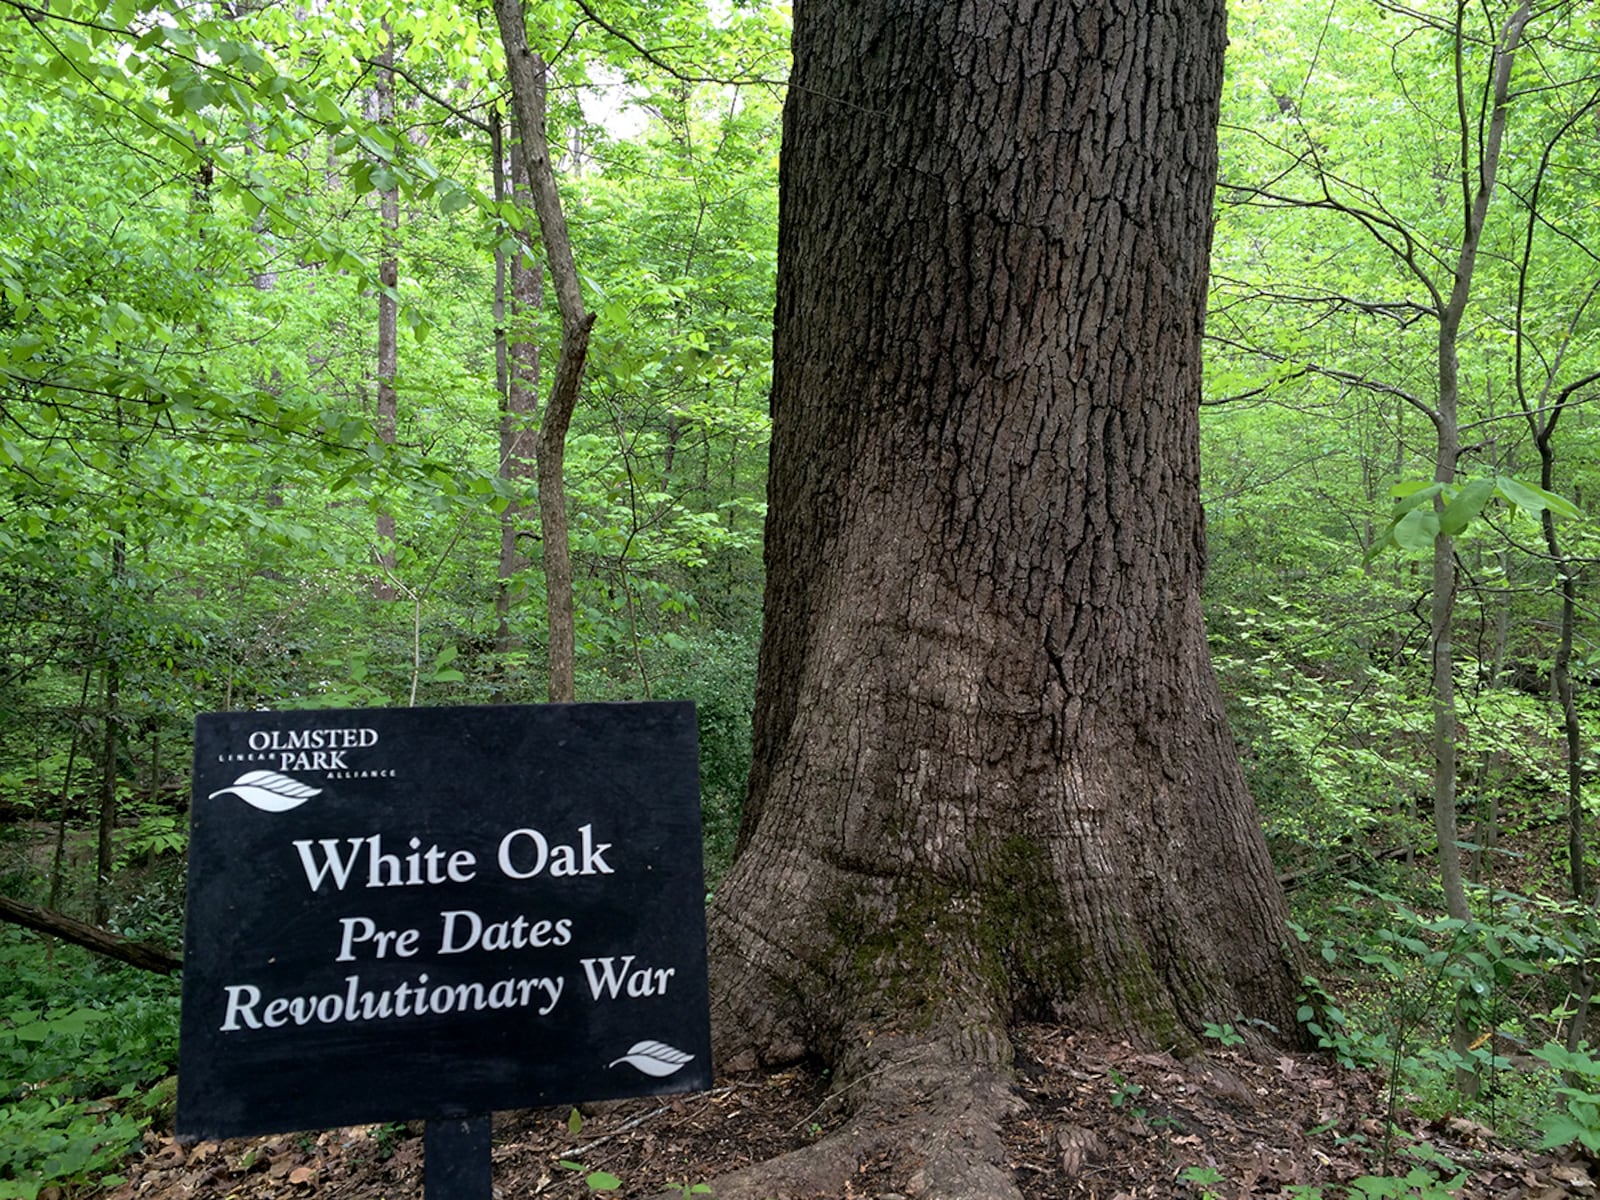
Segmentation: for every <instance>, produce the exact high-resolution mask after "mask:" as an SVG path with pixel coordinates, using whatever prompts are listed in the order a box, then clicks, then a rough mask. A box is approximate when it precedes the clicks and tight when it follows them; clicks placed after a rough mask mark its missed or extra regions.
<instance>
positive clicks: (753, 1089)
mask: <svg viewBox="0 0 1600 1200" xmlns="http://www.w3.org/2000/svg"><path fill="white" fill-rule="evenodd" d="M1016 1050H1017V1065H1018V1078H1019V1083H1018V1090H1019V1094H1020V1096H1021V1097H1022V1099H1023V1100H1024V1101H1025V1102H1026V1106H1027V1107H1026V1110H1025V1111H1024V1112H1023V1113H1022V1114H1021V1115H1020V1116H1018V1117H1016V1118H1014V1119H1013V1120H1012V1121H1011V1122H1010V1123H1009V1124H1008V1126H1007V1127H1006V1130H1005V1135H1006V1142H1007V1146H1008V1149H1009V1152H1010V1156H1011V1163H1010V1165H1011V1168H1012V1170H1013V1171H1014V1172H1015V1178H1016V1181H1017V1185H1018V1187H1019V1188H1020V1190H1021V1191H1022V1193H1023V1195H1024V1196H1026V1197H1028V1198H1029V1200H1136V1198H1144V1197H1179V1198H1181V1197H1194V1198H1195V1200H1244V1198H1246V1197H1284V1198H1289V1197H1294V1196H1296V1195H1297V1194H1298V1195H1304V1193H1301V1192H1297V1190H1294V1189H1296V1186H1297V1185H1299V1186H1302V1187H1303V1186H1307V1185H1321V1186H1323V1187H1325V1188H1326V1193H1327V1197H1328V1200H1334V1198H1335V1197H1343V1196H1344V1195H1345V1194H1346V1192H1345V1189H1344V1188H1343V1187H1340V1186H1338V1185H1340V1184H1342V1183H1344V1182H1346V1181H1348V1180H1350V1179H1353V1178H1355V1177H1357V1176H1360V1175H1367V1174H1378V1173H1382V1172H1383V1170H1384V1164H1385V1155H1386V1152H1387V1157H1388V1164H1389V1166H1388V1173H1389V1174H1392V1175H1397V1176H1403V1175H1405V1174H1406V1173H1407V1172H1408V1171H1410V1170H1412V1169H1414V1168H1416V1167H1417V1165H1418V1160H1417V1158H1416V1157H1415V1155H1414V1154H1408V1153H1407V1152H1406V1150H1405V1148H1406V1147H1408V1146H1410V1147H1415V1146H1417V1145H1419V1144H1425V1145H1427V1146H1430V1147H1431V1148H1432V1151H1434V1152H1437V1153H1438V1154H1442V1155H1443V1156H1444V1157H1445V1158H1447V1159H1448V1160H1449V1161H1450V1162H1451V1163H1453V1164H1454V1166H1455V1168H1456V1170H1457V1171H1458V1172H1461V1173H1464V1174H1465V1175H1466V1183H1465V1185H1464V1187H1463V1189H1462V1190H1461V1192H1460V1193H1459V1194H1460V1195H1461V1196H1463V1197H1464V1198H1465V1200H1484V1198H1490V1197H1493V1198H1500V1197H1517V1198H1527V1200H1555V1198H1557V1197H1564V1196H1582V1197H1594V1196H1597V1195H1600V1193H1597V1190H1596V1184H1595V1180H1596V1179H1597V1178H1600V1167H1596V1166H1594V1165H1593V1164H1590V1163H1588V1162H1586V1161H1583V1160H1580V1159H1575V1158H1571V1157H1567V1156H1552V1155H1529V1154H1527V1153H1526V1152H1523V1151H1519V1150H1518V1149H1517V1148H1515V1147H1514V1146H1512V1145H1511V1144H1509V1143H1506V1142H1502V1141H1500V1140H1498V1139H1496V1137H1495V1136H1494V1135H1493V1133H1492V1132H1491V1131H1490V1130H1488V1129H1486V1128H1485V1127H1483V1126H1481V1125H1478V1124H1476V1123H1474V1122H1471V1121H1466V1120H1460V1119H1456V1120H1450V1121H1444V1122H1435V1123H1422V1122H1419V1121H1417V1120H1416V1119H1414V1118H1410V1117H1408V1116H1406V1115H1405V1114H1400V1115H1399V1117H1398V1118H1397V1120H1396V1122H1395V1124H1394V1126H1393V1128H1392V1131H1391V1132H1390V1133H1389V1134H1387V1135H1386V1124H1385V1121H1384V1119H1383V1117H1384V1113H1385V1110H1386V1103H1387V1097H1386V1096H1385V1094H1384V1092H1383V1091H1382V1089H1381V1087H1380V1085H1379V1081H1378V1080H1377V1079H1376V1078H1375V1077H1373V1076H1372V1075H1370V1074H1367V1073H1364V1072H1352V1071H1344V1070H1340V1069H1339V1068H1337V1067H1336V1066H1334V1065H1333V1064H1331V1063H1330V1062H1328V1061H1327V1060H1325V1059H1323V1058H1320V1057H1314V1056H1305V1055H1284V1056H1281V1057H1278V1058H1275V1059H1273V1060H1270V1061H1265V1062H1258V1061H1253V1060H1251V1059H1249V1058H1247V1057H1245V1056H1243V1055H1242V1054H1239V1053H1237V1052H1235V1051H1231V1050H1224V1049H1214V1050H1213V1051H1211V1052H1210V1053H1209V1054H1208V1055H1206V1056H1205V1057H1203V1058H1200V1059H1195V1060H1191V1061H1187V1062H1179V1061H1177V1060H1175V1059H1174V1058H1172V1057H1171V1056H1170V1055H1166V1054H1147V1053H1140V1052H1137V1051H1135V1050H1134V1049H1132V1048H1131V1047H1129V1046H1127V1045H1124V1044H1119V1043H1112V1042H1105V1041H1100V1040H1095V1039H1091V1038H1087V1037H1082V1036H1075V1035H1072V1034H1069V1033H1067V1032H1065V1031H1063V1030H1061V1029H1059V1028H1055V1027H1047V1026H1034V1027H1029V1028H1025V1029H1022V1030H1019V1031H1018V1033H1017V1035H1016ZM586 1107H587V1106H586ZM839 1119H840V1115H839V1113H838V1106H837V1105H836V1104H835V1103H833V1102H832V1101H830V1100H829V1089H828V1080H827V1079H826V1077H825V1076H824V1075H823V1074H821V1073H819V1072H816V1071H809V1070H790V1071H784V1072H780V1073H777V1074H760V1073H753V1074H749V1075H743V1076H736V1077H730V1078H725V1079H720V1080H718V1083H717V1086H716V1087H715V1088H714V1089H713V1090H712V1091H710V1092H706V1093H702V1094H697V1095H690V1096H681V1097H671V1098H666V1099H660V1098H657V1099H650V1100H637V1101H626V1102H620V1103H612V1104H607V1105H601V1106H595V1107H594V1108H592V1109H589V1110H588V1111H586V1113H585V1115H583V1116H582V1119H581V1123H580V1122H574V1121H573V1120H572V1110H571V1109H570V1108H560V1109H539V1110H529V1111H521V1112H509V1113H499V1114H496V1116H495V1122H494V1149H493V1158H494V1194H495V1198H496V1200H522V1198H524V1197H534V1196H539V1197H553V1198H557V1197H558V1198H576V1197H585V1196H590V1195H592V1194H594V1193H593V1192H592V1191H591V1187H590V1182H589V1181H590V1176H591V1174H592V1173H594V1172H605V1173H607V1174H608V1175H609V1176H611V1177H614V1180H617V1181H620V1184H619V1185H616V1186H615V1187H614V1190H613V1191H612V1193H611V1194H614V1195H618V1196H624V1197H638V1196H653V1195H657V1194H658V1193H660V1192H661V1191H662V1190H663V1189H668V1188H671V1189H674V1193H675V1194H683V1191H684V1189H685V1188H687V1187H692V1186H693V1185H695V1184H699V1183H703V1182H704V1181H706V1180H708V1179H712V1178H714V1177H715V1176H716V1175H717V1174H719V1173H721V1172H725V1171H729V1170H732V1169H734V1168H737V1167H742V1166H746V1165H748V1164H750V1163H752V1162H755V1161H758V1160H761V1159H764V1158H768V1157H771V1156H774V1155H777V1154H781V1153H783V1152H784V1151H786V1150H791V1149H795V1148H797V1147H800V1146H804V1145H806V1144H807V1143H809V1142H811V1141H814V1140H816V1139H818V1138H821V1137H825V1136H827V1134H828V1132H829V1130H830V1129H832V1128H833V1127H834V1126H835V1125H836V1124H837V1123H838V1121H839ZM574 1125H581V1127H579V1128H578V1131H577V1133H576V1134H574V1133H573V1132H572V1128H573V1126H574ZM419 1131H420V1126H416V1127H410V1128H408V1127H397V1126H375V1127H357V1128H350V1129H341V1130H332V1131H327V1132H322V1133H311V1134H284V1135H278V1136H274V1137H268V1138H252V1139H235V1140H230V1141H226V1142H220V1143H219V1142H202V1143H200V1144H198V1145H195V1146H190V1147H183V1146H180V1145H178V1144H177V1143H176V1142H175V1141H174V1140H173V1139H172V1138H171V1136H170V1134H166V1135H161V1134H151V1135H149V1136H148V1144H147V1146H146V1152H145V1154H144V1155H143V1156H142V1157H137V1158H135V1159H134V1160H133V1161H132V1162H131V1163H130V1166H129V1171H128V1178H127V1181H126V1182H125V1183H124V1184H122V1185H121V1186H119V1187H118V1188H116V1189H115V1190H114V1191H112V1192H111V1193H110V1198H111V1200H135V1198H137V1200H211V1198H216V1200H269V1198H271V1200H279V1198H286V1200H287V1198H293V1200H380V1198H402V1197H404V1198H410V1197H419V1198H420V1197H421V1196H422V1194H423V1177H422V1157H423V1156H422V1147H423V1141H422V1138H421V1137H420V1136H417V1134H418V1132H419ZM564 1164H572V1165H564ZM576 1164H581V1165H582V1169H581V1170H580V1169H575V1165H576ZM916 1167H917V1164H916V1163H915V1162H914V1161H911V1160H910V1159H909V1156H900V1157H898V1158H895V1157H890V1158H887V1159H881V1160H878V1159H875V1160H870V1161H863V1162H861V1163H860V1165H859V1168H858V1172H857V1181H856V1182H855V1183H853V1184H851V1185H849V1186H847V1188H846V1191H845V1193H844V1196H843V1197H842V1198H841V1200H902V1197H906V1196H908V1195H909V1193H908V1191H907V1188H908V1182H909V1181H910V1179H911V1177H912V1176H913V1174H914V1173H915V1171H916ZM1435 1171H1436V1172H1441V1173H1442V1172H1444V1171H1445V1168H1444V1167H1443V1166H1439V1167H1436V1168H1435ZM593 1181H594V1182H596V1183H599V1184H602V1185H611V1184H613V1179H609V1178H605V1177H604V1176H594V1179H593ZM700 1194H704V1193H703V1192H702V1193H700ZM1398 1194H1410V1193H1398ZM1419 1194H1420V1193H1419ZM45 1200H51V1198H49V1197H46V1198H45ZM794 1200H800V1198H798V1197H796V1198H794ZM805 1200H832V1198H831V1197H826V1198H825V1197H821V1196H816V1197H807V1198H805Z"/></svg>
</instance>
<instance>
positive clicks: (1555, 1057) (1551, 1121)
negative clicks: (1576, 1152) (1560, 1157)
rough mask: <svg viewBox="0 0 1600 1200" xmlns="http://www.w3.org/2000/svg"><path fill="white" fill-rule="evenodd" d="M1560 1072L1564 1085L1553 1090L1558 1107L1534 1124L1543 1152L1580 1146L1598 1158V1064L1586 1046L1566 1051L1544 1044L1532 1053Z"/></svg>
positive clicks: (1599, 1140)
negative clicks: (1563, 1147)
mask: <svg viewBox="0 0 1600 1200" xmlns="http://www.w3.org/2000/svg"><path fill="white" fill-rule="evenodd" d="M1533 1054H1534V1057H1536V1058H1540V1059H1543V1060H1544V1061H1545V1062H1547V1063H1549V1064H1550V1065H1551V1066H1552V1067H1554V1068H1555V1069H1556V1070H1558V1071H1560V1072H1561V1075H1562V1078H1563V1080H1564V1082H1563V1083H1562V1084H1561V1085H1560V1086H1558V1087H1556V1088H1555V1094H1556V1095H1557V1096H1559V1097H1560V1098H1561V1107H1560V1108H1559V1109H1557V1110H1555V1111H1550V1112H1544V1113H1541V1114H1540V1115H1539V1116H1538V1118H1537V1124H1538V1129H1539V1132H1540V1134H1541V1135H1542V1137H1541V1140H1540V1142H1539V1145H1540V1146H1541V1147H1542V1148H1544V1149H1551V1148H1553V1147H1557V1146H1582V1147H1583V1149H1584V1150H1586V1151H1588V1153H1589V1154H1591V1155H1596V1154H1600V1062H1597V1061H1596V1060H1595V1057H1594V1055H1593V1053H1592V1052H1591V1051H1590V1049H1589V1046H1588V1044H1587V1043H1585V1044H1584V1045H1582V1046H1580V1047H1579V1048H1578V1049H1577V1050H1568V1049H1567V1048H1566V1047H1565V1046H1562V1045H1560V1044H1559V1043H1557V1042H1548V1043H1546V1044H1545V1045H1543V1046H1540V1047H1539V1048H1537V1049H1536V1050H1534V1051H1533Z"/></svg>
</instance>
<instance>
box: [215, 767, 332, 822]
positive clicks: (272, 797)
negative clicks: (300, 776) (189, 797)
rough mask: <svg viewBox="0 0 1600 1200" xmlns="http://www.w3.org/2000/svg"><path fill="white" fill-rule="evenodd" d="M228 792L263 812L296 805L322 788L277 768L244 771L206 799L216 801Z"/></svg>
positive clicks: (316, 793)
mask: <svg viewBox="0 0 1600 1200" xmlns="http://www.w3.org/2000/svg"><path fill="white" fill-rule="evenodd" d="M229 794H232V795H235V796H237V797H239V799H241V800H243V801H244V802H245V803H246V804H249V805H252V806H253V807H255V808H259V809H260V810H261V811H262V812H274V813H278V812H288V811H289V810H290V809H291V808H299V807H300V806H301V805H302V804H304V803H305V802H306V801H307V800H309V799H311V797H313V796H320V795H321V794H322V789H321V788H314V787H308V786H307V785H305V784H303V783H301V782H300V781H299V780H297V779H290V778H289V777H288V776H287V775H279V774H278V773H277V772H276V771H246V772H245V773H244V774H243V775H241V776H239V778H237V779H235V780H234V781H233V783H231V784H230V785H229V786H227V787H225V788H218V789H217V790H216V791H214V792H212V793H211V795H209V796H207V797H206V799H207V800H215V799H216V798H217V797H218V796H226V795H229Z"/></svg>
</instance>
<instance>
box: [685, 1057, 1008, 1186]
mask: <svg viewBox="0 0 1600 1200" xmlns="http://www.w3.org/2000/svg"><path fill="white" fill-rule="evenodd" d="M869 1082H870V1086H869V1087H867V1088H863V1089H860V1090H861V1091H862V1093H863V1094H861V1095H858V1096H855V1097H854V1100H853V1103H852V1104H851V1107H852V1109H853V1110H854V1111H853V1114H852V1116H851V1117H850V1119H849V1121H848V1122H847V1123H846V1124H845V1125H844V1127H843V1128H841V1129H839V1130H837V1131H836V1132H834V1133H832V1134H830V1135H829V1136H827V1137H825V1138H823V1140H822V1141H820V1142H818V1143H816V1144H815V1145H812V1146H807V1147H805V1148H803V1149H801V1150H795V1151H792V1152H790V1153H788V1154H784V1155H781V1156H779V1157H778V1158H773V1159H768V1160H767V1161H766V1162H763V1163H758V1164H756V1165H755V1166H753V1167H748V1168H746V1169H744V1170H742V1171H736V1172H733V1173H732V1174H729V1175H723V1176H720V1177H718V1178H715V1179H712V1180H711V1181H710V1187H711V1194H712V1195H713V1196H714V1197H715V1198H716V1200H837V1198H839V1197H843V1196H846V1195H849V1194H850V1187H849V1185H850V1184H851V1183H852V1182H853V1181H856V1180H858V1179H859V1178H860V1175H861V1173H862V1171H863V1169H864V1168H865V1167H866V1166H867V1165H868V1164H872V1163H876V1162H879V1161H881V1160H883V1159H884V1158H886V1157H887V1158H890V1159H892V1160H893V1161H894V1162H895V1163H896V1164H898V1165H899V1167H900V1169H901V1171H903V1173H904V1174H903V1177H902V1178H897V1179H896V1186H895V1188H894V1189H892V1190H895V1191H903V1192H904V1193H905V1194H906V1195H908V1196H911V1197H915V1198H916V1200H1022V1193H1021V1192H1020V1191H1019V1190H1018V1188H1017V1186H1016V1183H1015V1182H1014V1181H1013V1179H1012V1173H1011V1171H1010V1169H1009V1168H1008V1167H1007V1165H1006V1150H1005V1144H1004V1143H1003V1142H1002V1140H1001V1138H1000V1123H1001V1121H1002V1120H1004V1119H1005V1118H1006V1117H1007V1116H1009V1115H1011V1114H1012V1113H1015V1112H1017V1111H1020V1110H1021V1109H1022V1108H1023V1107H1024V1106H1023V1105H1022V1103H1021V1101H1020V1100H1018V1098H1017V1097H1016V1096H1015V1095H1014V1093H1013V1091H1012V1087H1011V1079H1010V1078H1009V1076H1008V1075H1007V1074H1005V1073H1003V1072H1001V1071H998V1070H993V1069H984V1070H975V1069H973V1068H971V1067H963V1066H959V1065H956V1064H938V1065H935V1064H933V1063H930V1062H929V1060H928V1057H927V1056H926V1055H925V1054H913V1055H912V1056H910V1057H909V1058H907V1059H904V1060H902V1061H901V1062H900V1063H894V1062H886V1063H885V1065H884V1066H882V1067H881V1068H880V1069H879V1070H878V1071H877V1072H875V1073H874V1075H873V1076H872V1077H871V1079H870V1081H869ZM898 1174H900V1172H897V1175H898ZM858 1194H859V1193H858Z"/></svg>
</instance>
